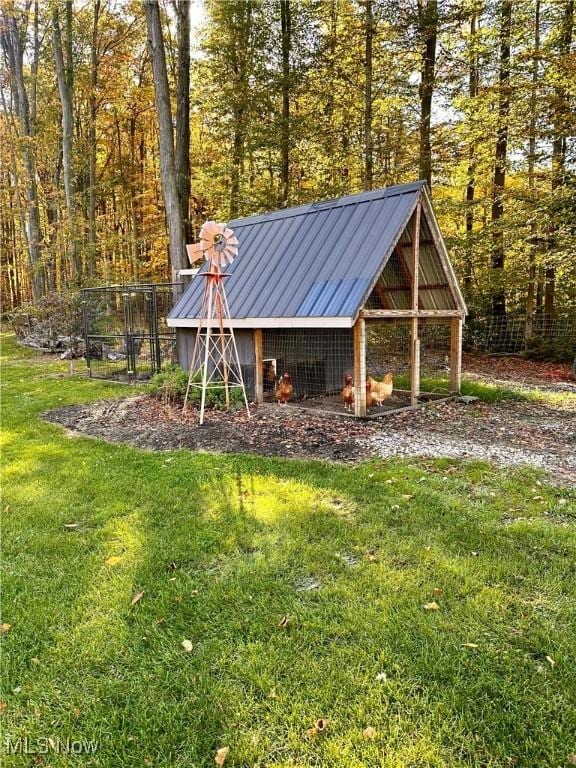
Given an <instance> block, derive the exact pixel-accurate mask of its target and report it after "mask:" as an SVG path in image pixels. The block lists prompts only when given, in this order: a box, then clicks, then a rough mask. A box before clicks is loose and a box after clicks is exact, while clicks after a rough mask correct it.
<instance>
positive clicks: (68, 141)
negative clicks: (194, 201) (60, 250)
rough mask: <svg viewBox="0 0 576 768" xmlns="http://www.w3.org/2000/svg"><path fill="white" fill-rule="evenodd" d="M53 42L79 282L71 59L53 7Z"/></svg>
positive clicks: (70, 249)
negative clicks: (63, 42)
mask: <svg viewBox="0 0 576 768" xmlns="http://www.w3.org/2000/svg"><path fill="white" fill-rule="evenodd" d="M69 7H71V2H70V0H67V2H66V10H67V13H66V16H67V19H68V9H69ZM68 37H70V30H68ZM52 42H53V47H54V61H55V64H56V80H57V82H58V93H59V95H60V106H61V109H62V171H63V174H62V175H63V177H64V194H65V197H66V215H67V219H68V238H69V247H68V253H69V258H70V270H71V274H72V279H73V280H75V281H78V280H79V279H80V264H79V260H78V247H77V234H76V221H75V218H76V217H75V211H74V168H73V159H72V148H73V130H74V118H73V112H72V99H73V94H72V89H73V80H72V62H71V60H70V59H68V58H67V61H66V64H65V63H64V55H63V51H62V34H61V32H60V22H59V21H58V10H57V8H54V11H53V13H52ZM69 44H70V43H69V41H68V42H67V47H66V48H67V57H69V56H71V51H70V49H69Z"/></svg>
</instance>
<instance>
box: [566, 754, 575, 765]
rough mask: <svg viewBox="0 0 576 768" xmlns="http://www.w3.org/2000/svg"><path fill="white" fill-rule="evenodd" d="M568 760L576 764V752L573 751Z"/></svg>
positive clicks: (571, 763)
mask: <svg viewBox="0 0 576 768" xmlns="http://www.w3.org/2000/svg"><path fill="white" fill-rule="evenodd" d="M568 762H569V763H570V765H576V752H572V754H571V755H568Z"/></svg>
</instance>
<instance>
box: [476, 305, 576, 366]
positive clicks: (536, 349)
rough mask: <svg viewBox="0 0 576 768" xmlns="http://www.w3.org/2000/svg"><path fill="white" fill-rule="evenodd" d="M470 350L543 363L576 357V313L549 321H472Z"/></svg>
mask: <svg viewBox="0 0 576 768" xmlns="http://www.w3.org/2000/svg"><path fill="white" fill-rule="evenodd" d="M464 344H465V348H466V349H468V350H477V351H480V352H488V353H493V354H494V353H495V354H520V353H529V354H530V355H531V356H532V357H534V358H538V359H542V360H556V359H566V360H569V359H570V358H573V357H574V355H576V313H575V314H574V315H572V316H564V317H549V316H545V315H537V316H535V317H533V318H532V319H530V318H528V317H526V316H491V317H480V318H474V319H469V320H468V322H467V323H466V325H465V327H464Z"/></svg>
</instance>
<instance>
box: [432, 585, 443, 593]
mask: <svg viewBox="0 0 576 768" xmlns="http://www.w3.org/2000/svg"><path fill="white" fill-rule="evenodd" d="M432 594H433V595H443V594H444V590H443V589H442V588H441V587H434V589H433V590H432Z"/></svg>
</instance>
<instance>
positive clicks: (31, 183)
mask: <svg viewBox="0 0 576 768" xmlns="http://www.w3.org/2000/svg"><path fill="white" fill-rule="evenodd" d="M2 21H3V24H2V27H3V29H2V30H1V32H0V36H1V41H2V48H3V49H4V52H5V55H6V59H7V62H8V70H9V73H10V80H11V87H12V93H13V104H14V111H15V113H16V116H17V118H18V121H19V125H20V137H21V152H22V160H23V164H24V170H25V175H26V211H27V233H26V234H27V242H28V260H29V263H30V271H31V288H32V298H33V299H34V301H36V300H37V299H39V298H40V296H42V295H43V293H44V277H43V274H42V271H41V256H42V229H41V225H40V209H39V202H38V186H37V182H36V178H37V174H36V158H35V155H34V145H33V141H32V138H33V136H34V132H35V128H34V125H33V123H32V122H31V119H30V105H29V101H28V92H27V90H26V83H25V80H24V55H23V51H22V46H21V42H20V40H21V37H20V30H19V29H18V24H17V22H16V16H15V10H14V7H13V5H10V4H7V5H6V6H4V8H3V20H2Z"/></svg>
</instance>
